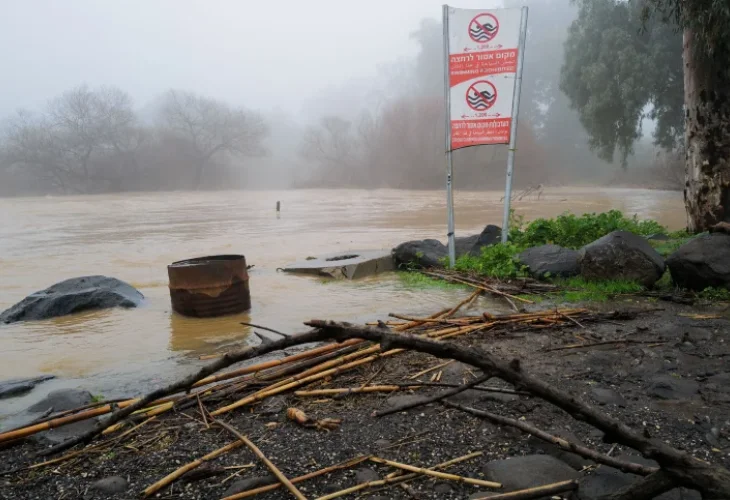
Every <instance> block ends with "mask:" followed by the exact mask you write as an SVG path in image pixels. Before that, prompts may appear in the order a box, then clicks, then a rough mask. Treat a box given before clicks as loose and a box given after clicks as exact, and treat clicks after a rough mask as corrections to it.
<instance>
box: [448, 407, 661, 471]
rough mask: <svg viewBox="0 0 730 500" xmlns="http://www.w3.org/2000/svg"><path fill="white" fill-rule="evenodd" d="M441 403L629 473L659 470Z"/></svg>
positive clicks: (505, 419) (510, 421) (523, 425)
mask: <svg viewBox="0 0 730 500" xmlns="http://www.w3.org/2000/svg"><path fill="white" fill-rule="evenodd" d="M442 403H443V404H444V405H446V406H449V407H451V408H456V409H457V410H461V411H464V412H466V413H469V414H471V415H474V416H476V417H479V418H483V419H486V420H489V421H491V422H493V423H495V424H499V425H509V426H510V427H516V428H517V429H520V430H521V431H524V432H526V433H528V434H531V435H533V436H535V437H536V438H539V439H542V440H543V441H546V442H548V443H551V444H554V445H556V446H558V447H560V448H562V449H563V450H566V451H570V452H572V453H575V454H577V455H580V456H582V457H585V458H588V459H590V460H593V461H594V462H597V463H599V464H604V465H608V466H610V467H614V468H616V469H619V470H621V471H623V472H629V473H631V474H639V475H641V476H648V475H649V474H652V473H654V472H656V471H657V470H659V469H657V468H656V467H648V466H646V465H641V464H635V463H630V462H624V461H622V460H619V459H617V458H613V457H611V456H609V455H605V454H603V453H599V452H597V451H595V450H591V449H590V448H586V447H585V446H581V445H579V444H576V443H573V442H571V441H568V440H567V439H563V438H560V437H558V436H554V435H552V434H549V433H547V432H545V431H543V430H540V429H538V428H537V427H534V426H532V425H530V424H528V423H527V422H522V421H520V420H515V419H513V418H508V417H503V416H501V415H496V414H494V413H490V412H488V411H484V410H477V409H476V408H469V407H468V406H463V405H460V404H456V403H452V402H450V401H443V402H442Z"/></svg>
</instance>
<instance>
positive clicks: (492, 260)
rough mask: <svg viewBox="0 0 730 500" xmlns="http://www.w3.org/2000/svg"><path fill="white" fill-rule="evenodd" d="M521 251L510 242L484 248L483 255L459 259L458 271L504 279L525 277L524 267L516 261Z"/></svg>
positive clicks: (466, 256) (457, 263) (457, 262)
mask: <svg viewBox="0 0 730 500" xmlns="http://www.w3.org/2000/svg"><path fill="white" fill-rule="evenodd" d="M520 250H521V248H520V247H518V246H517V245H515V244H514V243H510V242H507V243H498V244H496V245H490V246H488V247H483V248H482V253H481V255H479V256H477V257H474V256H471V255H465V256H463V257H460V258H459V259H457V261H456V270H457V271H465V272H476V273H478V274H481V275H483V276H489V277H492V278H502V279H506V278H515V277H517V276H525V275H526V273H525V270H524V266H521V265H520V264H518V263H517V261H516V259H515V257H516V256H517V254H518V253H519V252H520Z"/></svg>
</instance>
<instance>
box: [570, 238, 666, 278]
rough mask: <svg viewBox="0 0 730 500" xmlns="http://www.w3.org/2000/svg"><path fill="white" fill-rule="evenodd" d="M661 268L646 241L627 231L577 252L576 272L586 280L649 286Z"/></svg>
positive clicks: (602, 239)
mask: <svg viewBox="0 0 730 500" xmlns="http://www.w3.org/2000/svg"><path fill="white" fill-rule="evenodd" d="M664 269H665V265H664V259H663V258H662V256H661V255H659V254H658V253H657V252H656V250H654V248H652V246H651V245H650V244H649V243H648V242H647V241H646V239H645V238H643V237H641V236H638V235H636V234H634V233H630V232H628V231H614V232H612V233H609V234H607V235H606V236H604V237H602V238H599V239H597V240H596V241H594V242H593V243H589V244H588V245H586V246H584V247H583V248H581V249H580V273H581V275H582V276H583V277H584V278H586V279H591V280H612V279H613V280H616V279H620V280H628V281H636V282H638V283H640V284H642V285H644V286H652V285H654V283H656V282H657V281H658V280H659V278H661V277H662V275H663V274H664Z"/></svg>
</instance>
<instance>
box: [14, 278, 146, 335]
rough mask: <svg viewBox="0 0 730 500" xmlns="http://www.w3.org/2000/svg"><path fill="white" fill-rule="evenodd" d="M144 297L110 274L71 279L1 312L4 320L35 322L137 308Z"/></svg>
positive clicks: (32, 295)
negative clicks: (103, 310) (98, 310)
mask: <svg viewBox="0 0 730 500" xmlns="http://www.w3.org/2000/svg"><path fill="white" fill-rule="evenodd" d="M143 299H144V296H143V295H142V294H141V293H140V292H139V291H137V290H136V289H135V288H134V287H132V286H131V285H128V284H127V283H125V282H123V281H120V280H118V279H116V278H108V277H106V276H84V277H81V278H71V279H68V280H66V281H62V282H60V283H56V284H55V285H53V286H51V287H49V288H46V289H45V290H41V291H39V292H35V293H33V294H31V295H29V296H28V297H26V298H25V299H23V300H22V301H20V302H18V303H17V304H15V305H14V306H12V307H11V308H10V309H7V310H5V311H4V312H3V313H2V314H0V323H15V322H18V321H34V320H41V319H48V318H55V317H57V316H66V315H68V314H73V313H77V312H81V311H89V310H92V309H108V308H110V307H137V306H138V305H139V304H141V303H142V300H143Z"/></svg>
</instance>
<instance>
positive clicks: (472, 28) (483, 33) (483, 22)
mask: <svg viewBox="0 0 730 500" xmlns="http://www.w3.org/2000/svg"><path fill="white" fill-rule="evenodd" d="M497 33H499V21H498V20H497V18H496V17H494V16H493V15H492V14H488V13H486V12H484V13H482V14H479V15H478V16H476V17H475V18H474V19H472V20H471V22H470V23H469V36H470V37H471V39H472V40H474V41H475V42H477V43H487V42H489V41H490V40H491V39H492V38H494V37H495V36H497Z"/></svg>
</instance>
